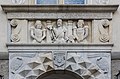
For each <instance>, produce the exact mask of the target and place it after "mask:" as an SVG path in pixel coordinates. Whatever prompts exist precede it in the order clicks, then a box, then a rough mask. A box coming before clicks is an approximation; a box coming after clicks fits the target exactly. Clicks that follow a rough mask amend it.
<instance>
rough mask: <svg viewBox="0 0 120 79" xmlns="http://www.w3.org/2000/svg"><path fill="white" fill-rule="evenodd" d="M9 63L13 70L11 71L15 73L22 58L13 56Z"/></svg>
mask: <svg viewBox="0 0 120 79" xmlns="http://www.w3.org/2000/svg"><path fill="white" fill-rule="evenodd" d="M10 64H11V65H10V68H11V69H12V70H13V71H12V73H15V72H16V71H17V70H18V69H19V68H20V67H21V66H22V64H23V59H22V58H18V57H17V58H14V59H12V62H11V63H10Z"/></svg>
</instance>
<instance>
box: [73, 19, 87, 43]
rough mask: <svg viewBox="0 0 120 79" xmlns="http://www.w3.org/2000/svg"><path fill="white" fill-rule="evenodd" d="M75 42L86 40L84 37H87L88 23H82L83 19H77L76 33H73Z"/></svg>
mask: <svg viewBox="0 0 120 79" xmlns="http://www.w3.org/2000/svg"><path fill="white" fill-rule="evenodd" d="M74 34H75V35H74V36H75V38H76V42H77V43H80V42H87V40H86V38H87V37H88V25H85V24H84V20H78V22H77V29H76V33H74Z"/></svg>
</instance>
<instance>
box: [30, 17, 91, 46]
mask: <svg viewBox="0 0 120 79" xmlns="http://www.w3.org/2000/svg"><path fill="white" fill-rule="evenodd" d="M85 23H86V22H84V20H78V21H73V20H68V21H64V22H63V21H62V19H58V20H57V21H56V22H55V21H51V20H47V21H46V22H42V21H40V20H37V21H36V22H35V24H33V25H32V26H31V27H30V36H31V38H32V39H33V40H32V42H33V43H57V44H58V43H87V42H88V41H87V39H88V35H89V33H90V32H89V31H90V30H89V29H91V26H89V25H88V24H87V23H86V24H85Z"/></svg>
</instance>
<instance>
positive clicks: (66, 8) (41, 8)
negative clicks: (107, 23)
mask: <svg viewBox="0 0 120 79" xmlns="http://www.w3.org/2000/svg"><path fill="white" fill-rule="evenodd" d="M118 6H119V5H1V7H2V9H3V11H4V12H63V13H64V12H115V11H116V10H117V8H118Z"/></svg>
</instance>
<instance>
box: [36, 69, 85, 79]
mask: <svg viewBox="0 0 120 79" xmlns="http://www.w3.org/2000/svg"><path fill="white" fill-rule="evenodd" d="M36 79H84V78H82V77H81V76H80V75H78V74H77V73H74V72H72V71H69V70H51V71H48V72H45V73H43V74H41V75H40V76H38V77H37V78H36Z"/></svg>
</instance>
